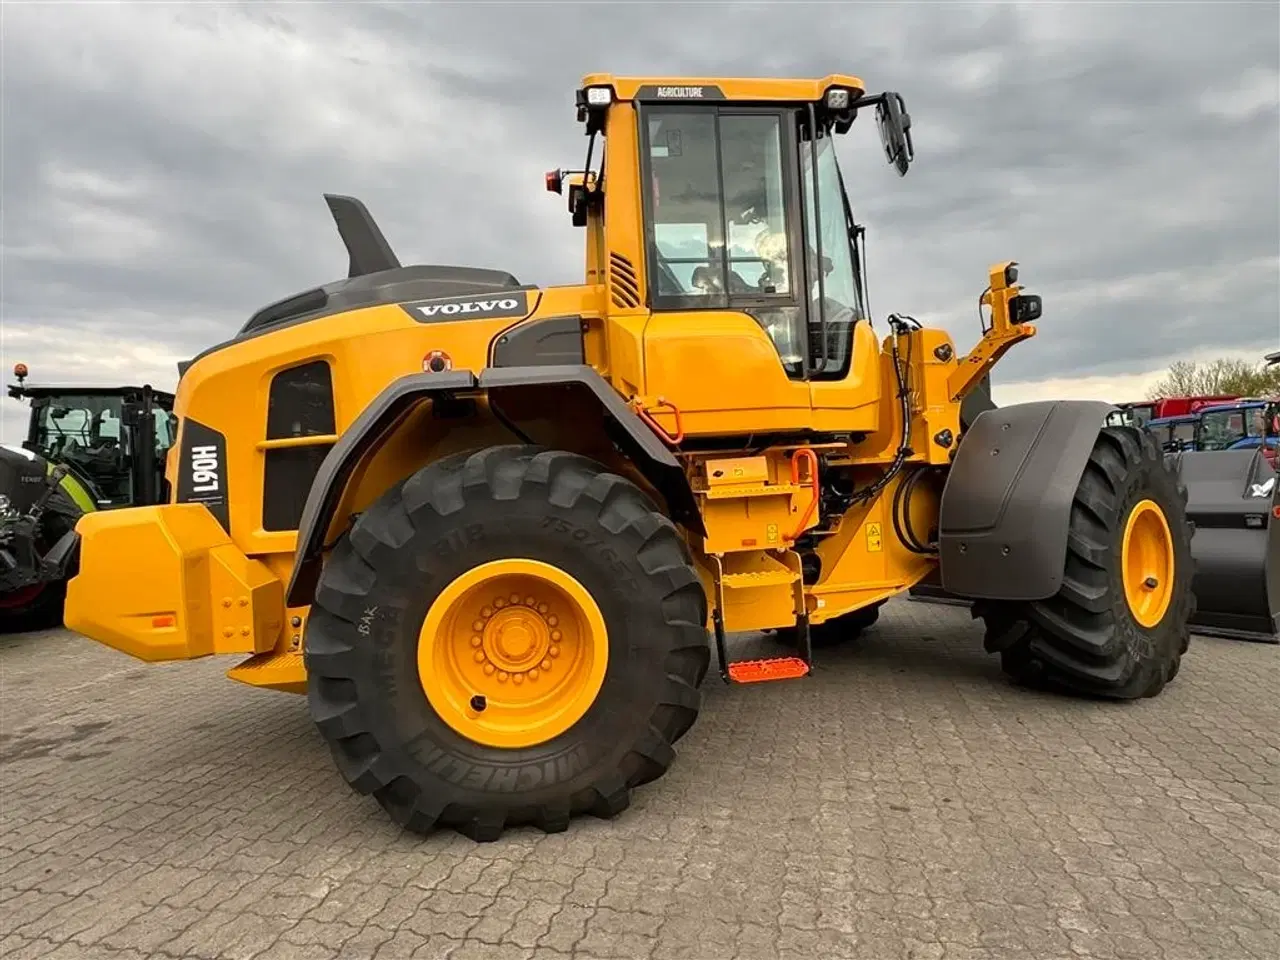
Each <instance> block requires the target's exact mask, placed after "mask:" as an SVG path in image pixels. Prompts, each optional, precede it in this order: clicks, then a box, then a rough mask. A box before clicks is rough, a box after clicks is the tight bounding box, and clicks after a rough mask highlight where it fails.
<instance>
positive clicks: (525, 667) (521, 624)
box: [471, 595, 564, 684]
mask: <svg viewBox="0 0 1280 960" xmlns="http://www.w3.org/2000/svg"><path fill="white" fill-rule="evenodd" d="M559 625H560V618H559V617H557V616H556V615H555V614H554V613H551V605H550V604H548V603H544V602H539V599H538V598H537V597H535V596H528V597H520V596H519V595H516V596H515V597H496V598H494V601H493V603H492V604H491V605H489V606H486V607H484V608H482V609H481V611H480V619H478V620H477V621H476V622H475V623H473V624H472V628H473V629H475V630H476V631H477V633H476V634H475V635H474V636H472V638H471V646H472V647H473V648H474V649H475V651H476V652H475V654H474V655H473V659H474V660H475V661H476V662H477V663H479V664H481V665H482V666H481V669H482V670H483V671H484V674H485V676H491V677H492V676H496V677H497V680H498V682H499V683H506V682H507V681H508V680H512V681H514V682H515V683H517V684H520V683H523V682H525V681H526V680H528V681H529V682H531V683H534V682H537V680H538V678H539V677H542V676H544V675H545V674H548V673H550V671H551V667H552V661H554V660H556V659H558V658H559V656H560V647H559V642H560V641H561V640H562V639H563V637H564V635H563V633H562V632H561V631H560V630H559V629H557V628H558V627H559Z"/></svg>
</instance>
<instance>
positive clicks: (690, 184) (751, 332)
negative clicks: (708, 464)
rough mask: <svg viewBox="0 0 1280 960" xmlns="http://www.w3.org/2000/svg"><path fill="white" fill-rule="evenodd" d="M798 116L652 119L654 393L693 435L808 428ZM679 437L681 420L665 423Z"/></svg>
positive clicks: (683, 112)
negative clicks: (675, 425)
mask: <svg viewBox="0 0 1280 960" xmlns="http://www.w3.org/2000/svg"><path fill="white" fill-rule="evenodd" d="M793 117H794V111H788V110H784V109H781V108H778V109H768V108H761V109H756V108H741V107H739V108H733V107H708V106H685V105H675V104H662V105H655V106H650V107H645V108H643V109H642V110H641V111H640V128H641V129H640V153H641V182H642V185H643V188H644V189H643V191H642V203H643V209H644V222H645V241H646V261H647V266H648V269H647V271H646V272H647V275H648V278H649V302H650V304H651V307H652V311H653V312H652V316H651V317H650V319H649V321H648V323H647V324H646V326H645V331H644V367H645V393H646V396H647V397H649V398H651V399H655V400H656V399H657V398H659V397H661V399H662V400H663V401H664V402H665V403H666V404H670V405H674V407H676V408H678V409H679V411H680V415H681V421H682V423H681V426H682V427H683V429H684V431H685V432H686V433H692V434H735V433H736V434H748V433H759V432H762V431H792V430H800V429H804V428H806V427H808V426H809V421H810V414H811V408H810V398H809V389H808V386H807V384H806V383H805V382H804V380H803V370H804V365H805V354H804V349H805V347H804V341H803V337H802V335H801V333H802V331H803V327H804V323H803V304H802V299H801V297H802V293H803V283H802V282H801V280H800V278H801V277H802V276H803V270H804V265H803V262H802V258H801V257H800V256H799V253H798V250H797V246H798V244H797V243H796V242H795V238H797V237H798V236H799V225H800V224H799V221H800V211H799V198H798V195H797V191H796V174H795V163H794V158H795V152H794V132H793V131H794V127H793V120H792V118H793ZM662 412H663V410H662V408H661V406H659V407H658V408H657V409H656V410H655V415H657V416H658V418H659V421H660V422H662V423H663V425H664V426H666V427H667V428H668V429H670V427H671V425H672V421H671V419H662Z"/></svg>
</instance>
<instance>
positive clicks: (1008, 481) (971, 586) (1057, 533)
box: [938, 400, 1116, 600]
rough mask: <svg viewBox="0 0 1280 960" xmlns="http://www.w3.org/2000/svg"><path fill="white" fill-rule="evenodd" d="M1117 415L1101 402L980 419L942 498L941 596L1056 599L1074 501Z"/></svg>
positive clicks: (1047, 405) (996, 412) (1022, 407)
mask: <svg viewBox="0 0 1280 960" xmlns="http://www.w3.org/2000/svg"><path fill="white" fill-rule="evenodd" d="M1115 409H1116V408H1115V407H1114V406H1113V405H1112V404H1109V403H1104V402H1101V401H1093V400H1044V401H1037V402H1034V403H1020V404H1015V405H1014V406H1010V407H998V408H995V409H991V410H985V411H983V412H982V413H980V414H978V416H977V417H976V418H975V419H974V421H973V425H972V426H971V427H970V428H969V429H968V430H967V431H965V433H964V434H963V435H962V437H961V441H960V445H959V447H958V449H957V451H956V458H955V460H954V461H953V462H952V465H951V470H950V472H949V474H948V476H947V483H946V486H945V488H944V489H943V492H942V503H941V507H940V510H939V516H938V545H939V565H940V568H941V570H940V574H941V581H942V584H941V585H942V588H943V590H945V591H946V592H947V593H951V594H955V595H957V596H960V597H969V598H973V599H977V598H981V599H992V600H1044V599H1046V598H1048V597H1051V596H1053V595H1054V594H1055V593H1057V592H1058V588H1059V587H1060V586H1061V585H1062V576H1063V568H1064V565H1065V563H1066V553H1067V530H1068V525H1069V522H1070V518H1071V501H1072V499H1073V497H1074V495H1075V492H1076V487H1077V485H1078V484H1079V482H1080V477H1081V476H1082V475H1083V473H1084V467H1085V464H1086V463H1087V462H1088V459H1089V454H1090V452H1091V451H1092V450H1093V444H1094V441H1095V440H1096V439H1097V437H1098V432H1099V431H1100V430H1101V429H1102V426H1103V424H1104V422H1105V420H1106V417H1107V414H1108V413H1110V412H1111V411H1113V410H1115Z"/></svg>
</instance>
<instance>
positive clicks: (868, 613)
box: [774, 600, 884, 650]
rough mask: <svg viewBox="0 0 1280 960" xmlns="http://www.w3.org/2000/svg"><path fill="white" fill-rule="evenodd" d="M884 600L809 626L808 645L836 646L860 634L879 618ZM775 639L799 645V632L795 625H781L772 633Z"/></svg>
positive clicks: (817, 648) (783, 642) (818, 646)
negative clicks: (781, 626)
mask: <svg viewBox="0 0 1280 960" xmlns="http://www.w3.org/2000/svg"><path fill="white" fill-rule="evenodd" d="M883 606H884V601H883V600H881V601H880V602H879V603H873V604H871V605H870V606H868V607H862V608H861V609H858V610H854V611H852V612H850V613H842V614H841V615H840V616H838V617H832V618H831V619H830V620H824V621H823V622H822V623H816V624H812V625H811V626H810V627H809V645H810V646H811V647H813V649H815V650H821V649H826V648H829V647H838V646H840V645H841V644H845V643H849V642H850V641H852V640H856V639H858V637H860V636H862V631H864V630H866V629H868V628H870V627H871V626H873V625H874V624H875V622H876V621H877V620H879V619H880V608H881V607H883ZM774 637H775V639H776V640H777V641H778V642H779V643H782V644H785V645H786V646H788V647H797V648H798V647H799V646H800V632H799V631H798V630H796V628H795V627H783V628H782V629H780V630H778V631H777V633H776V634H775V635H774Z"/></svg>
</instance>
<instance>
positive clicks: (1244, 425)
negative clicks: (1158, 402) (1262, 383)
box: [1195, 399, 1280, 462]
mask: <svg viewBox="0 0 1280 960" xmlns="http://www.w3.org/2000/svg"><path fill="white" fill-rule="evenodd" d="M1278 418H1280V400H1274V399H1271V400H1265V399H1247V400H1238V401H1235V402H1233V403H1220V404H1212V405H1210V406H1206V407H1202V408H1201V409H1200V410H1199V411H1197V413H1196V425H1195V429H1196V436H1195V448H1196V449H1197V450H1243V449H1251V448H1257V447H1261V448H1263V453H1264V456H1266V458H1267V460H1268V461H1269V462H1274V461H1275V451H1276V447H1277V444H1280V435H1278V434H1280V430H1278V429H1277V419H1278Z"/></svg>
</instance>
